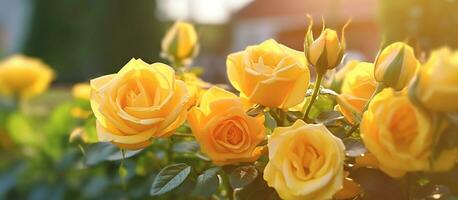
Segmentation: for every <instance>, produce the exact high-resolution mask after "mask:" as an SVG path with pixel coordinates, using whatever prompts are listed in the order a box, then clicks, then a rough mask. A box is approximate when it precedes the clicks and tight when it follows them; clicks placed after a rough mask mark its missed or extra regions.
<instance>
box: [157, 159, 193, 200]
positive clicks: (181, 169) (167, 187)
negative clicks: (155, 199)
mask: <svg viewBox="0 0 458 200" xmlns="http://www.w3.org/2000/svg"><path fill="white" fill-rule="evenodd" d="M190 173H191V167H190V166H188V165H187V164H184V163H178V164H172V165H169V166H167V167H165V168H164V169H162V170H161V171H160V172H159V173H158V174H157V175H156V177H155V178H154V182H153V185H152V186H151V190H150V195H151V196H157V195H161V194H164V193H167V192H170V191H171V190H173V189H175V188H177V187H178V186H179V185H180V184H182V183H183V182H184V181H185V179H186V178H187V177H188V176H189V174H190Z"/></svg>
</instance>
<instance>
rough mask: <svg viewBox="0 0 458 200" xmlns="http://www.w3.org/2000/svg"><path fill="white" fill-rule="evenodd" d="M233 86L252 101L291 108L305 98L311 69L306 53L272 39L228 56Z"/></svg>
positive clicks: (228, 71)
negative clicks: (308, 65)
mask: <svg viewBox="0 0 458 200" xmlns="http://www.w3.org/2000/svg"><path fill="white" fill-rule="evenodd" d="M226 64H227V74H228V77H229V81H230V82H231V84H232V86H234V87H235V89H237V90H238V91H240V93H241V96H246V97H247V98H248V100H249V101H251V102H252V103H255V104H260V105H263V106H267V107H272V108H275V107H280V108H289V107H292V106H295V105H297V104H299V103H301V102H302V100H304V97H305V91H307V87H308V85H309V81H310V72H309V69H308V67H307V62H306V59H305V57H304V53H302V52H300V51H296V50H293V49H290V48H288V47H286V46H284V45H281V44H279V43H277V42H276V41H275V40H273V39H270V40H267V41H265V42H263V43H261V44H259V45H255V46H249V47H247V48H246V49H245V50H244V51H240V52H237V53H233V54H230V55H229V56H228V58H227V63H226Z"/></svg>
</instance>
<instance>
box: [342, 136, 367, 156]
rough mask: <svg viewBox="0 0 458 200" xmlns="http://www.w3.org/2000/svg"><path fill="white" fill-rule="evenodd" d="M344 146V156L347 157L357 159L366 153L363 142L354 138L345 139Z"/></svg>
mask: <svg viewBox="0 0 458 200" xmlns="http://www.w3.org/2000/svg"><path fill="white" fill-rule="evenodd" d="M343 143H344V145H345V155H346V156H348V157H359V156H361V155H362V154H365V153H367V149H366V147H365V146H364V143H363V141H361V140H359V139H354V138H346V139H344V140H343Z"/></svg>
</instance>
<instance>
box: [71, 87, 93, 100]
mask: <svg viewBox="0 0 458 200" xmlns="http://www.w3.org/2000/svg"><path fill="white" fill-rule="evenodd" d="M72 95H73V97H75V98H76V99H82V100H89V99H90V97H91V85H89V84H87V83H77V84H75V85H74V86H73V87H72Z"/></svg>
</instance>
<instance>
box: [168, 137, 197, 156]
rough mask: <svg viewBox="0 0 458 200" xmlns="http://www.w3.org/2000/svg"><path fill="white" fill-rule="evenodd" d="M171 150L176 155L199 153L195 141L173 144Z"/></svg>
mask: <svg viewBox="0 0 458 200" xmlns="http://www.w3.org/2000/svg"><path fill="white" fill-rule="evenodd" d="M172 150H173V151H174V152H176V153H197V152H198V151H199V143H197V142H196V141H195V140H184V141H180V142H177V143H174V144H173V146H172Z"/></svg>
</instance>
